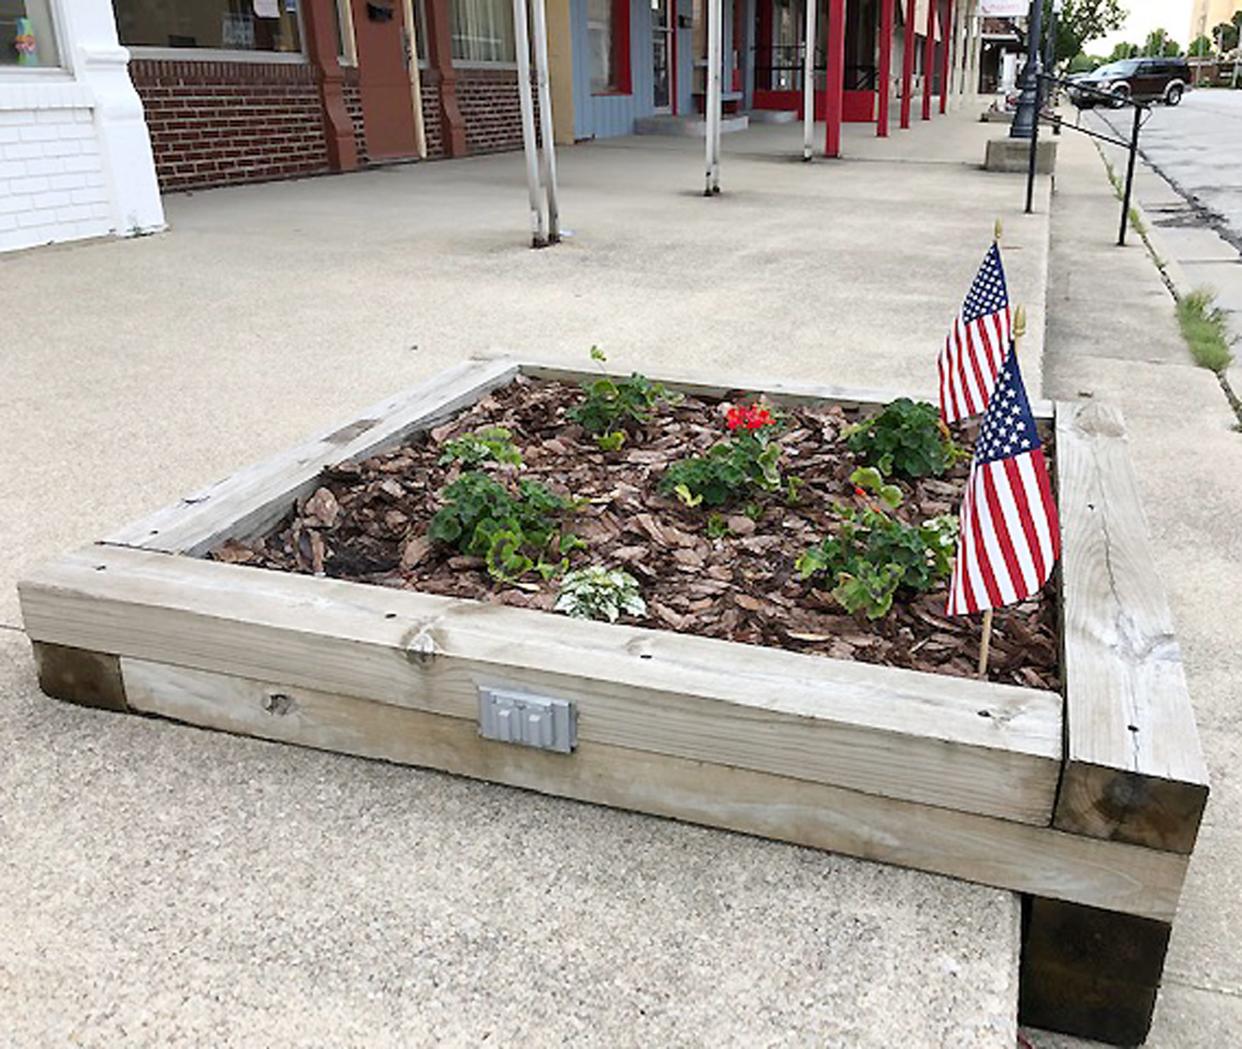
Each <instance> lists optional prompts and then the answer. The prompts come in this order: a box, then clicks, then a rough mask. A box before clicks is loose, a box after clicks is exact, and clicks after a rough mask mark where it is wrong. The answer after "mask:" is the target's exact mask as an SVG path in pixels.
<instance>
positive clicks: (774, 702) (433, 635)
mask: <svg viewBox="0 0 1242 1049" xmlns="http://www.w3.org/2000/svg"><path fill="white" fill-rule="evenodd" d="M19 590H20V593H21V599H22V609H23V614H24V617H25V622H26V629H27V631H28V633H29V634H30V636H31V637H32V638H34V639H35V640H41V641H51V642H55V643H59V644H71V645H74V646H77V647H82V648H92V649H96V650H99V651H104V652H117V653H119V654H121V655H124V656H131V657H134V658H140V659H147V660H152V661H155V662H164V663H173V664H178V665H182V666H187V667H195V668H198V669H201V670H210V671H215V672H219V673H226V674H235V675H237V676H240V677H246V678H252V679H255V680H260V681H282V682H287V683H288V684H290V685H300V686H304V687H308V688H321V689H324V690H327V691H330V692H334V693H338V694H342V695H352V696H359V697H363V698H367V699H372V700H378V701H382V702H387V703H393V704H397V705H400V706H406V707H411V708H415V709H420V710H425V711H428V712H432V713H438V714H445V715H451V716H454V717H458V718H462V719H467V720H469V721H471V722H473V721H474V719H475V717H476V715H477V694H478V689H479V687H480V686H492V687H509V688H514V687H517V688H522V689H525V690H528V691H534V692H538V693H542V694H547V695H553V696H560V697H563V698H566V699H570V700H573V701H575V702H576V703H577V704H578V709H579V732H580V736H581V738H582V739H584V740H587V741H591V742H599V743H608V744H613V745H617V746H626V747H633V748H636V749H645V750H651V751H656V752H660V753H665V754H671V755H676V756H680V757H685V758H692V759H701V760H710V761H717V762H721V763H726V764H731V765H737V766H739V767H745V768H753V769H758V770H761V771H769V772H773V773H779V774H783V775H789V776H793V777H797V778H799V779H802V780H809V781H817V782H823V783H831V784H834V785H837V786H844V787H849V788H851V789H855V790H861V791H865V792H868V793H873V794H879V795H883V796H887V797H897V798H905V799H908V800H914V801H920V802H924V803H927V804H934V805H942V806H945V807H948V808H954V809H960V810H962V811H968V812H979V813H984V814H987V815H992V816H998V817H1001V818H1005V819H1012V820H1018V821H1022V822H1028V823H1033V824H1047V823H1049V822H1050V820H1051V816H1052V805H1053V801H1054V796H1055V791H1056V781H1057V778H1058V775H1059V772H1060V755H1061V700H1060V697H1059V696H1057V695H1056V694H1054V693H1051V692H1044V691H1039V690H1034V689H1023V688H1015V687H1012V686H1007V685H995V684H990V683H987V682H980V681H973V680H964V679H960V678H952V677H942V676H938V675H930V674H922V673H918V672H916V671H907V670H897V669H892V668H887V667H874V666H868V665H866V664H862V663H852V662H844V661H839V660H831V659H826V658H823V657H821V656H815V655H806V654H800V653H792V652H784V651H781V650H779V649H770V648H763V647H759V646H750V645H739V644H733V643H730V642H726V641H718V640H714V639H709V638H697V637H690V636H686V635H681V634H674V633H672V632H669V631H660V630H649V629H644V628H639V627H629V626H622V625H610V624H606V623H593V622H586V621H581V620H571V619H568V618H564V617H555V618H553V617H551V616H550V614H549V613H545V612H537V611H531V610H526V609H516V608H508V607H506V606H503V605H491V604H486V603H482V602H477V601H471V600H463V599H454V598H446V597H438V596H434V595H429V594H420V593H416V592H412V591H396V590H389V589H385V588H381V587H376V586H369V585H366V584H361V583H350V582H342V581H338V580H328V579H318V578H313V577H309V576H298V575H290V574H287V573H281V572H270V571H265V570H262V569H255V568H246V567H242V566H238V565H228V564H219V563H216V562H209V561H200V560H197V559H193V558H185V557H176V556H172V555H167V554H158V553H153V552H149V551H138V550H133V549H127V548H123V547H111V546H97V547H92V548H88V549H87V550H84V551H81V552H79V553H77V554H74V555H69V556H68V557H66V558H62V559H61V560H59V561H57V562H54V563H53V564H50V565H48V566H46V567H44V568H43V569H40V570H38V571H37V572H36V574H35V575H33V576H32V577H30V578H28V579H26V580H24V581H23V582H22V583H21V584H19Z"/></svg>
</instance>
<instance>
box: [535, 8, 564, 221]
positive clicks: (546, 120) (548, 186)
mask: <svg viewBox="0 0 1242 1049" xmlns="http://www.w3.org/2000/svg"><path fill="white" fill-rule="evenodd" d="M532 4H533V5H534V6H533V8H532V11H531V13H532V15H533V20H534V30H535V83H536V85H537V87H538V89H539V137H540V139H541V140H542V142H541V147H542V148H541V149H540V152H539V160H540V165H539V173H540V176H541V177H542V179H543V188H544V192H545V193H547V197H548V243H549V244H557V243H559V242H560V239H561V214H560V207H559V205H558V204H557V199H556V198H557V186H556V142H555V140H554V138H553V131H552V89H551V86H550V85H549V83H548V13H547V8H546V6H545V4H544V0H532Z"/></svg>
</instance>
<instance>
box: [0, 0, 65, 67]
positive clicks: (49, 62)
mask: <svg viewBox="0 0 1242 1049" xmlns="http://www.w3.org/2000/svg"><path fill="white" fill-rule="evenodd" d="M58 65H60V52H59V51H58V49H57V47H56V30H55V27H54V26H53V25H52V4H51V0H0V67H7V66H30V67H36V66H58Z"/></svg>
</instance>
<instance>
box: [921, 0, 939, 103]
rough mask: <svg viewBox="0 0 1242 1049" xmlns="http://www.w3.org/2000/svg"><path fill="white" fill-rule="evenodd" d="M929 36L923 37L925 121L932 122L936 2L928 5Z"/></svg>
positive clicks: (932, 0)
mask: <svg viewBox="0 0 1242 1049" xmlns="http://www.w3.org/2000/svg"><path fill="white" fill-rule="evenodd" d="M925 28H926V31H927V35H926V36H924V37H923V119H924V120H931V109H932V107H931V96H932V80H934V79H935V75H936V0H928V3H927V26H926V27H925Z"/></svg>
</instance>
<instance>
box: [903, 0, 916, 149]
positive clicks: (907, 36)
mask: <svg viewBox="0 0 1242 1049" xmlns="http://www.w3.org/2000/svg"><path fill="white" fill-rule="evenodd" d="M914 4H915V0H906V24H905V28H904V29H903V30H902V37H901V39H902V44H903V46H902V49H901V126H902V127H903V128H906V127H909V126H910V101H911V100H910V91H911V90H912V86H913V83H914Z"/></svg>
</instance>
